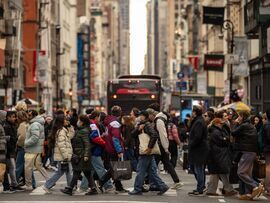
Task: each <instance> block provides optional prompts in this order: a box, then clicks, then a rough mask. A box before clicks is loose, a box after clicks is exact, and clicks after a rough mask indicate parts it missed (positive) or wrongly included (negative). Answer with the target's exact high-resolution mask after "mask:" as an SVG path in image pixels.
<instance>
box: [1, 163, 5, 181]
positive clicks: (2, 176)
mask: <svg viewBox="0 0 270 203" xmlns="http://www.w3.org/2000/svg"><path fill="white" fill-rule="evenodd" d="M5 172H6V164H4V163H0V183H3V182H4V177H5Z"/></svg>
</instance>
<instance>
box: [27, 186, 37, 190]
mask: <svg viewBox="0 0 270 203" xmlns="http://www.w3.org/2000/svg"><path fill="white" fill-rule="evenodd" d="M34 189H35V188H33V187H32V186H26V187H25V188H24V190H25V191H32V190H34Z"/></svg>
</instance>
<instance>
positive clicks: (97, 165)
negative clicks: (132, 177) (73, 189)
mask: <svg viewBox="0 0 270 203" xmlns="http://www.w3.org/2000/svg"><path fill="white" fill-rule="evenodd" d="M91 162H92V166H93V168H94V170H95V172H96V173H97V175H98V177H99V179H101V178H102V177H103V176H104V175H105V174H106V172H107V170H106V169H105V167H104V164H103V161H102V159H101V157H100V156H92V157H91ZM112 187H113V183H112V181H111V180H108V181H107V182H106V183H105V184H104V189H105V190H106V189H109V188H112ZM80 188H81V189H88V181H87V178H86V177H85V176H83V179H82V182H81V186H80Z"/></svg>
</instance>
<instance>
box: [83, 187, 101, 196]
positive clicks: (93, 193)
mask: <svg viewBox="0 0 270 203" xmlns="http://www.w3.org/2000/svg"><path fill="white" fill-rule="evenodd" d="M97 194H98V191H97V189H96V188H92V189H91V190H90V191H89V192H87V193H85V195H97Z"/></svg>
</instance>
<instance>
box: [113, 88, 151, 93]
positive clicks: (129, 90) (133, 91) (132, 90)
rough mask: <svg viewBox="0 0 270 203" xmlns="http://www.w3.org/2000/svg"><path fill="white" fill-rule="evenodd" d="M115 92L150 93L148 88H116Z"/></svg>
mask: <svg viewBox="0 0 270 203" xmlns="http://www.w3.org/2000/svg"><path fill="white" fill-rule="evenodd" d="M116 94H151V92H150V91H149V90H148V89H145V88H144V89H118V90H117V91H116Z"/></svg>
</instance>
